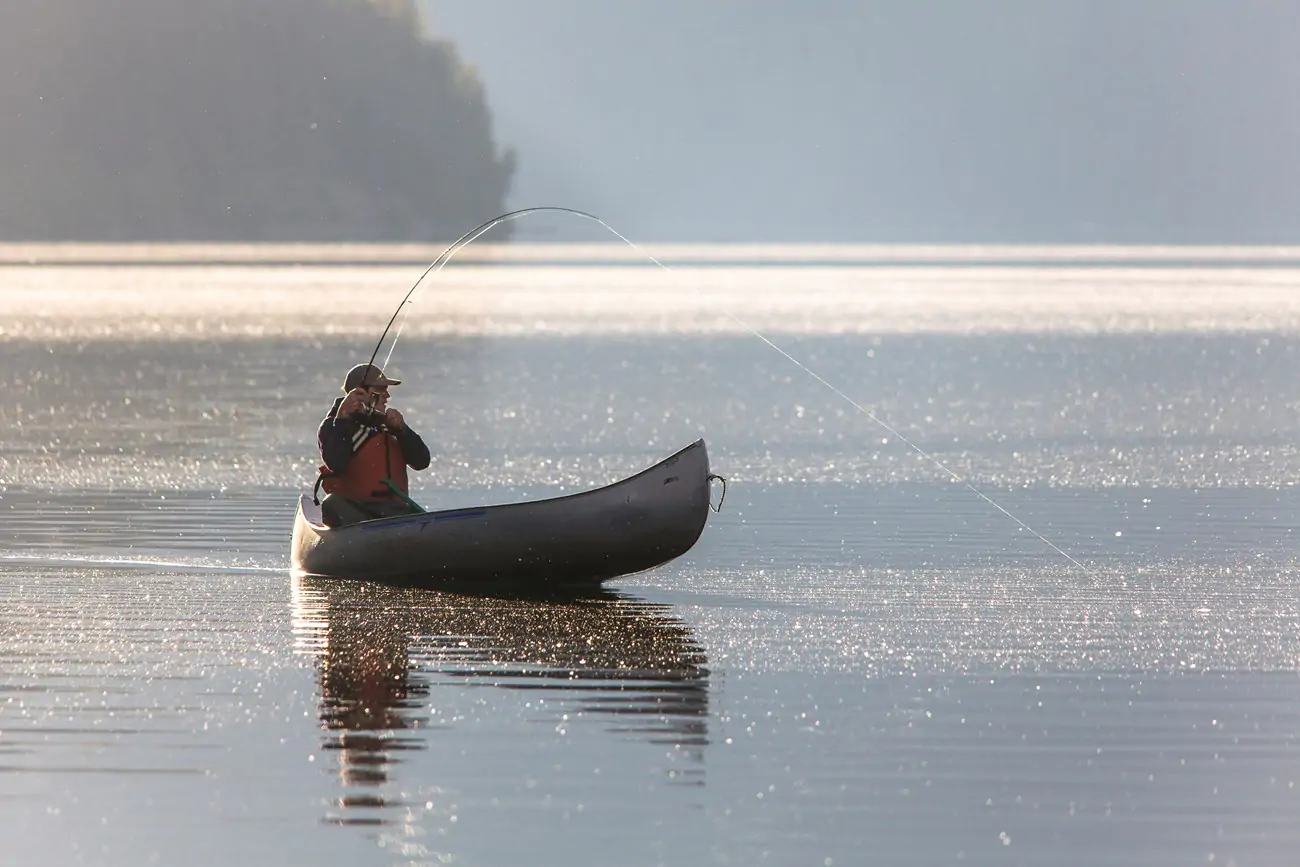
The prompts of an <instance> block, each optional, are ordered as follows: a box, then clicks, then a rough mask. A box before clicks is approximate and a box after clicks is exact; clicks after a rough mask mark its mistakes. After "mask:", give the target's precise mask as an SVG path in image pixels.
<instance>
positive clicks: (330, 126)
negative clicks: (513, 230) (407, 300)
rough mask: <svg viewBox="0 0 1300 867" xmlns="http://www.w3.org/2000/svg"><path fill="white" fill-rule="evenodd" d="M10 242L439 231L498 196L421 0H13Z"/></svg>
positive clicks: (484, 117) (6, 56) (0, 57)
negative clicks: (425, 29) (416, 1)
mask: <svg viewBox="0 0 1300 867" xmlns="http://www.w3.org/2000/svg"><path fill="white" fill-rule="evenodd" d="M0 118H3V121H2V122H0V123H2V125H0V240H104V241H127V240H268V241H295V240H310V241H330V240H356V241H365V240H420V241H441V240H444V239H448V238H453V237H456V236H457V235H459V234H460V233H461V232H463V231H464V230H465V229H466V228H468V227H470V226H472V225H474V224H475V223H477V222H479V221H480V220H483V219H485V218H487V217H490V216H492V215H494V214H497V213H499V212H500V211H501V210H502V206H503V201H504V199H505V196H506V193H507V190H508V188H509V184H510V180H511V175H512V173H513V169H514V158H513V154H512V153H510V152H508V151H507V152H503V151H502V150H500V149H499V148H498V147H497V146H496V144H495V142H494V139H493V132H492V123H491V117H490V115H489V111H488V107H487V104H486V100H485V97H484V92H483V87H482V86H481V84H480V82H479V80H478V78H477V76H476V75H475V73H474V72H473V70H472V69H471V68H469V67H468V66H466V65H465V64H464V63H463V62H462V61H461V60H460V58H459V56H458V55H457V53H456V51H455V50H454V48H453V47H452V45H451V43H449V42H446V41H436V40H432V39H428V38H426V37H424V36H423V35H422V28H421V25H420V22H419V20H418V16H417V15H416V14H415V12H414V8H413V6H412V4H411V3H410V2H409V0H383V2H378V0H376V2H368V0H273V2H266V0H221V2H208V0H200V2H178V0H91V2H87V0H3V3H0Z"/></svg>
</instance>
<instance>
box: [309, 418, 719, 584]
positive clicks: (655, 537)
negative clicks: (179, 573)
mask: <svg viewBox="0 0 1300 867" xmlns="http://www.w3.org/2000/svg"><path fill="white" fill-rule="evenodd" d="M709 482H710V476H709V457H708V453H707V451H706V450H705V448H704V440H698V441H696V442H694V443H692V444H691V445H689V446H687V447H686V448H684V449H682V450H681V451H679V452H678V453H677V454H675V455H673V456H672V457H669V458H667V459H665V460H663V461H661V462H659V463H657V464H655V465H654V466H653V467H651V468H650V469H648V470H644V471H643V472H640V473H637V474H636V475H635V476H632V477H630V478H627V479H624V480H623V481H621V482H616V483H615V484H612V485H608V486H606V487H603V488H597V489H595V490H591V491H586V492H584V493H580V494H572V495H570V496H567V497H556V498H553V499H547V500H537V501H534V502H524V503H510V504H506V505H500V506H480V507H476V508H469V509H451V510H447V511H440V512H426V513H423V514H416V515H402V516H400V517H396V518H381V519H378V520H373V521H362V522H361V523H359V524H350V525H348V526H345V527H339V528H334V529H332V528H330V527H326V526H325V525H324V524H323V523H321V512H320V507H319V506H317V505H315V504H314V503H312V501H311V498H309V497H301V498H300V499H299V501H298V514H297V518H296V519H295V521H294V526H293V570H294V572H295V574H298V575H313V576H322V577H337V578H364V579H371V580H377V581H391V582H397V583H402V584H408V585H421V586H424V585H427V586H440V585H445V584H460V583H468V584H491V585H498V584H500V585H515V586H523V587H526V586H537V585H547V584H564V585H572V584H588V585H590V584H599V583H600V582H601V581H604V580H607V579H609V578H613V577H615V576H618V575H626V574H628V573H631V572H640V571H642V570H644V569H650V568H652V567H654V566H658V565H660V564H662V563H666V562H668V561H669V560H671V559H673V558H674V557H678V556H681V555H682V554H684V553H686V552H687V551H689V550H690V548H691V546H692V545H694V544H695V542H696V540H697V539H699V537H700V533H702V532H703V531H704V523H705V520H706V519H707V517H708V514H709V493H710V492H709Z"/></svg>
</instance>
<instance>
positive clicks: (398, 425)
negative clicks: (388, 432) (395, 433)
mask: <svg viewBox="0 0 1300 867" xmlns="http://www.w3.org/2000/svg"><path fill="white" fill-rule="evenodd" d="M384 424H386V425H388V426H389V427H390V428H392V429H393V430H401V429H402V428H404V427H406V422H405V421H403V420H402V414H401V413H400V412H398V411H397V410H395V409H390V410H389V411H388V412H386V413H384Z"/></svg>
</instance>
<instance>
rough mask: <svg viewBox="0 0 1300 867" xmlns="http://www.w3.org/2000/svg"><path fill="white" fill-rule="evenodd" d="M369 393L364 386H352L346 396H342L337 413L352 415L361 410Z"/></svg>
mask: <svg viewBox="0 0 1300 867" xmlns="http://www.w3.org/2000/svg"><path fill="white" fill-rule="evenodd" d="M369 397H370V395H369V394H367V393H366V390H365V389H364V388H354V389H352V390H351V391H349V392H348V395H347V397H345V398H343V403H341V404H339V415H341V416H354V415H357V414H358V413H360V412H362V411H363V410H364V409H365V408H366V406H367V404H368V398H369Z"/></svg>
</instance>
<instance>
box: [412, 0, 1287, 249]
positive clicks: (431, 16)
mask: <svg viewBox="0 0 1300 867" xmlns="http://www.w3.org/2000/svg"><path fill="white" fill-rule="evenodd" d="M425 8H426V9H427V11H428V23H429V25H430V26H431V27H433V28H434V29H435V30H436V31H437V32H438V33H439V34H440V35H442V36H444V37H446V38H451V39H454V40H455V41H456V44H457V46H458V48H459V50H460V51H461V53H462V54H463V55H464V56H465V57H466V58H467V59H469V60H470V61H472V62H473V63H474V65H475V67H476V68H477V69H478V70H479V72H480V74H481V75H482V77H483V80H484V83H485V85H486V87H487V88H488V91H489V92H490V93H491V94H492V105H493V114H494V118H495V120H496V123H497V128H498V129H499V130H500V134H501V135H502V136H503V137H504V138H505V139H506V140H508V141H510V142H511V143H512V144H513V145H514V146H515V147H517V148H518V149H519V152H520V154H521V157H522V158H521V161H520V167H519V172H518V175H517V177H516V178H515V181H514V184H513V186H512V200H513V201H512V204H537V203H543V202H545V203H551V202H554V203H557V204H566V205H572V206H574V207H580V208H585V209H588V210H591V211H593V212H594V213H597V214H599V215H600V216H602V217H605V218H607V219H608V220H610V222H611V223H613V224H614V225H615V226H617V227H618V228H619V229H620V230H622V231H625V232H627V233H629V234H631V235H632V236H634V237H636V238H639V239H644V240H652V239H653V240H683V241H716V240H741V241H743V240H759V241H773V240H775V241H780V240H791V241H799V240H839V241H891V240H902V241H932V240H933V241H975V242H979V241H994V242H996V241H1007V242H1018V241H1026V242H1034V241H1046V242H1052V241H1117V242H1159V241H1170V242H1217V241H1224V242H1231V241H1257V242H1273V241H1290V242H1298V241H1300V51H1297V50H1296V47H1295V37H1296V34H1297V33H1300V3H1294V2H1284V0H1233V2H1223V0H1137V2H1128V0H981V2H977V3H970V2H954V0H819V2H817V3H794V2H790V0H710V2H707V3H700V2H698V0H622V2H617V3H611V2H607V0H547V2H545V3H537V2H534V0H494V2H492V3H482V2H478V0H426V7H425ZM518 231H519V236H520V237H526V236H528V234H529V233H530V232H531V231H532V229H531V227H530V226H529V225H525V224H521V225H520V226H519V229H518Z"/></svg>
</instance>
